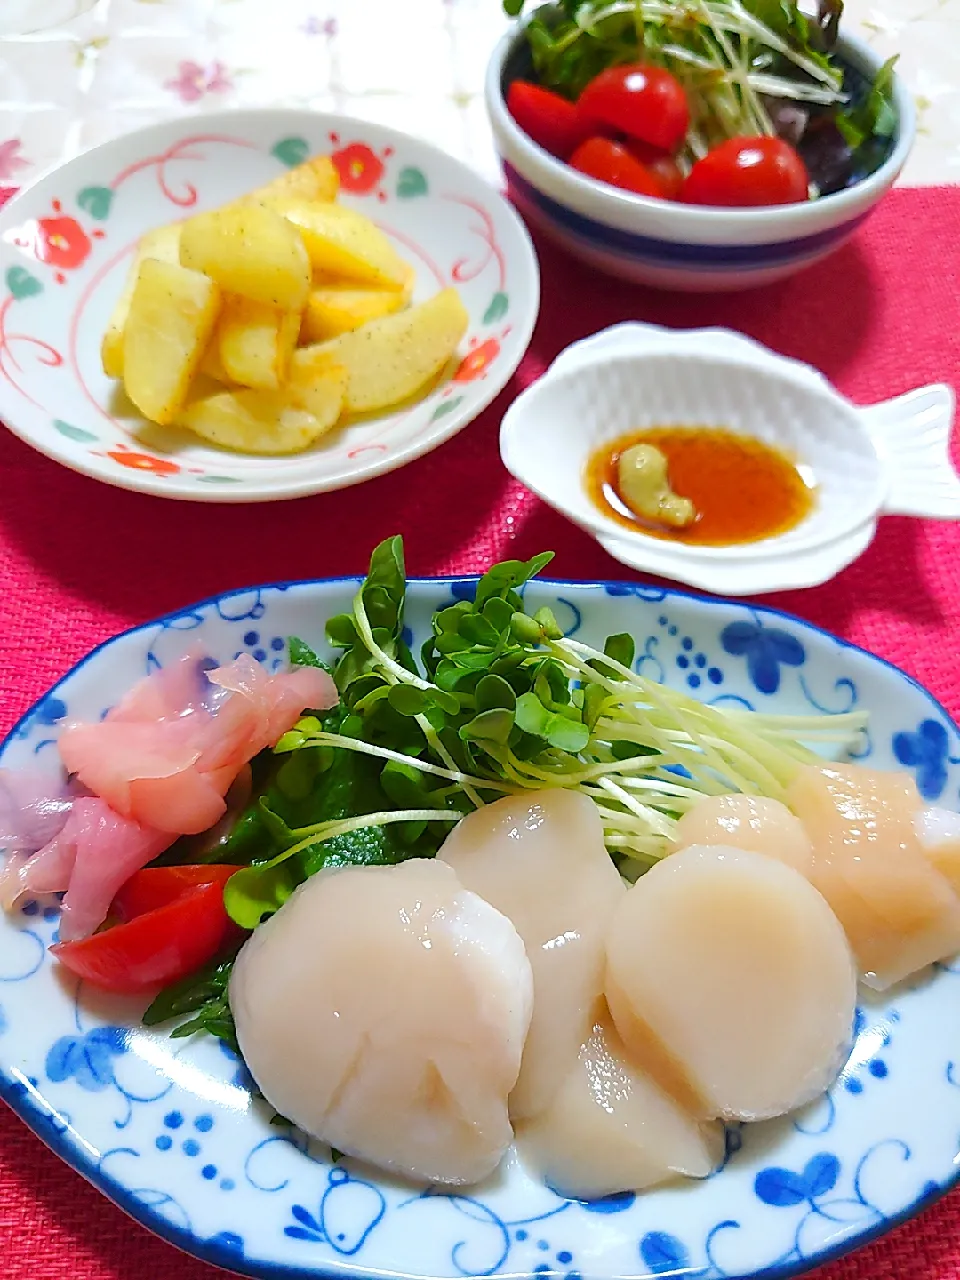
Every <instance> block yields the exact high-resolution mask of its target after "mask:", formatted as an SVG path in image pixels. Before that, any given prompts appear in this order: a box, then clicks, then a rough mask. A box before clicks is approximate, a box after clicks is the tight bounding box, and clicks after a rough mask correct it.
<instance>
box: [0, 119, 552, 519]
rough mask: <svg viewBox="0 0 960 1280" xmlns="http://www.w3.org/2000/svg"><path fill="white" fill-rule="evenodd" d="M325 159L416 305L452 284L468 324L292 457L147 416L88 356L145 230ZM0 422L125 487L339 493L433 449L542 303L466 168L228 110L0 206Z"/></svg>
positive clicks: (141, 140)
mask: <svg viewBox="0 0 960 1280" xmlns="http://www.w3.org/2000/svg"><path fill="white" fill-rule="evenodd" d="M319 153H329V154H332V155H333V156H334V160H335V163H336V164H337V167H338V169H339V170H340V173H341V185H342V197H341V198H342V201H343V203H344V204H346V205H349V206H350V207H352V208H355V209H357V210H358V211H360V212H361V213H364V214H366V215H367V216H369V217H371V218H373V219H374V221H376V222H377V223H379V224H380V226H381V227H382V228H383V229H384V230H385V231H386V232H387V233H388V235H389V236H390V238H391V239H392V240H393V242H394V244H395V246H396V247H397V249H398V250H399V251H400V253H401V254H402V255H403V256H404V257H405V258H407V259H408V260H409V261H410V262H412V263H413V265H414V266H415V267H416V269H417V288H416V291H415V295H414V297H415V300H416V301H422V300H423V299H425V298H427V297H430V296H432V295H433V294H434V293H436V292H437V291H438V290H439V289H441V288H445V287H446V286H448V285H455V286H456V287H457V288H458V289H459V291H460V295H461V297H462V298H463V301H464V304H465V305H466V307H467V310H468V311H469V313H470V328H469V330H468V333H467V337H466V338H465V340H464V343H463V344H462V346H461V349H460V351H459V353H458V363H457V364H456V365H455V366H454V365H451V368H452V372H451V373H450V375H449V376H447V377H446V379H445V380H443V381H441V383H440V384H439V385H438V386H437V387H435V388H434V389H433V390H432V391H431V393H430V394H429V395H428V396H426V397H425V398H424V399H423V400H421V401H418V402H416V403H413V404H409V405H405V406H403V407H402V408H400V409H398V410H397V411H396V412H393V413H386V414H381V415H378V416H376V417H373V418H368V419H365V420H364V421H362V422H356V423H354V424H352V425H350V426H348V427H346V428H345V429H340V430H337V431H336V432H335V433H332V434H331V435H330V436H329V437H327V438H325V439H323V440H321V441H319V442H318V444H317V445H315V446H314V447H313V448H312V449H311V450H309V451H308V452H306V453H303V454H297V455H294V456H292V457H276V458H262V457H244V456H243V455H241V454H237V453H231V452H228V451H226V450H222V449H217V448H215V447H214V446H210V445H206V444H204V443H203V442H201V441H200V440H198V439H197V438H196V437H195V436H192V435H191V434H190V433H188V432H183V431H177V430H175V429H173V428H166V429H164V428H159V427H155V426H152V425H150V424H148V423H146V422H145V421H144V420H143V419H142V418H141V417H139V416H138V415H137V413H136V410H135V409H134V408H133V406H132V405H130V404H129V402H127V401H126V400H125V398H123V397H122V396H120V395H118V392H117V387H116V384H115V383H113V382H112V381H111V380H110V379H109V378H107V377H106V375H105V374H104V372H103V370H102V368H101V365H100V339H101V336H102V334H103V331H104V329H105V328H106V324H107V321H108V319H109V316H110V312H111V310H112V307H113V304H114V302H115V300H116V298H117V296H118V295H119V293H120V290H121V288H122V285H123V281H124V278H125V276H126V272H127V269H128V267H129V264H130V260H131V256H132V254H133V252H134V249H135V246H136V243H137V241H138V240H139V238H140V237H141V236H142V235H143V233H144V232H145V231H148V230H150V229H151V228H153V227H157V226H160V225H162V224H164V223H168V222H174V221H177V220H178V219H181V218H184V217H186V216H189V215H190V214H192V213H195V212H200V211H202V210H204V209H212V208H216V207H217V206H219V205H221V204H223V203H225V202H226V201H228V200H232V199H235V198H236V197H238V196H240V195H242V194H243V193H244V192H247V191H250V190H252V189H253V188H254V187H257V186H259V185H260V184H262V183H263V182H266V181H268V180H269V179H271V178H274V177H276V176H277V174H279V173H281V172H283V169H284V167H288V166H290V165H293V164H296V163H298V162H299V161H300V160H303V159H304V158H305V157H306V156H308V155H314V154H319ZM0 262H2V279H0V419H2V420H3V421H4V422H6V424H7V426H9V427H10V429H11V430H12V431H14V432H15V433H16V434H17V435H18V436H20V437H21V439H23V440H25V441H26V442H27V443H28V444H30V445H33V447H34V448H36V449H39V450H40V452H41V453H45V454H47V456H48V457H51V458H54V459H56V461H58V462H62V463H63V464H64V465H65V466H68V467H71V468H72V469H73V470H75V471H80V472H82V473H83V474H85V475H89V476H94V477H95V478H96V479H98V480H105V481H106V482H107V483H108V484H113V485H119V486H120V487H121V488H126V489H137V490H139V491H141V492H144V493H153V494H157V495H158V496H160V497H167V498H192V499H195V500H198V501H207V502H210V501H214V502H252V501H259V500H268V499H277V498H295V497H300V496H303V495H305V494H310V493H320V492H325V491H328V490H331V489H341V488H344V487H345V486H346V485H351V484H356V483H358V482H359V481H361V480H367V479H369V478H370V477H371V476H375V475H380V474H381V473H382V472H385V471H392V470H393V469H394V468H395V467H399V466H402V465H403V464H404V463H406V462H410V461H412V460H413V459H414V458H417V457H419V456H420V455H421V454H424V453H427V452H428V451H429V450H431V449H435V448H436V447H437V445H439V444H442V443H443V441H444V440H447V439H449V438H450V437H451V436H452V435H454V434H455V433H456V432H457V431H460V430H461V429H462V428H463V427H465V426H466V425H467V423H469V422H470V421H472V419H473V418H475V417H476V416H477V414H479V413H480V412H481V410H483V409H484V408H486V406H487V405H488V404H489V403H490V401H491V400H493V398H494V397H495V396H496V395H497V393H498V392H499V391H500V390H501V389H502V388H503V386H504V385H505V384H506V382H507V380H508V379H509V378H510V376H511V374H512V373H513V372H514V370H515V369H516V367H517V365H518V364H519V363H520V359H521V357H522V356H523V353H524V351H525V350H526V348H527V344H528V343H529V341H530V335H531V334H532V332H533V326H534V322H535V321H536V318H537V310H538V307H539V298H540V285H539V273H538V268H537V260H536V255H535V254H534V251H533V247H532V245H531V243H530V238H529V236H528V235H527V232H526V230H525V229H524V227H523V224H522V223H521V221H520V219H519V218H518V217H517V215H516V214H515V213H514V212H513V210H512V209H511V208H510V206H509V205H508V204H507V203H506V201H505V200H504V199H503V198H502V197H501V196H500V195H499V194H498V193H497V192H496V191H495V190H494V189H493V188H492V187H491V186H489V185H488V184H487V183H486V182H484V181H483V179H482V178H480V177H479V176H478V175H477V174H476V173H474V172H473V170H472V169H470V168H468V167H467V166H466V165H464V164H461V163H460V162H459V161H458V160H454V159H453V158H452V157H451V156H448V155H445V154H444V153H443V152H442V151H438V150H437V149H436V148H434V147H432V146H430V145H428V144H427V143H425V142H420V141H418V140H417V139H415V138H411V137H408V136H406V135H405V134H401V133H397V132H395V131H394V130H392V129H387V128H384V127H383V126H381V125H375V124H368V123H366V122H361V121H357V120H351V119H349V118H348V117H344V116H334V115H322V114H318V113H315V112H308V111H280V110H270V111H231V112H224V113H221V114H219V115H209V116H203V117H202V118H196V117H189V118H186V119H181V120H171V121H169V122H167V123H164V124H160V125H155V126H153V127H151V128H148V129H142V130H140V131H139V132H137V133H131V134H127V135H126V136H124V137H121V138H117V139H115V140H113V141H111V142H107V143H104V144H103V145H102V146H99V147H96V148H94V149H93V150H92V151H88V152H86V153H85V154H83V155H80V156H77V157H76V158H75V159H73V160H70V161H68V162H66V163H65V164H62V165H60V166H58V167H57V168H55V169H53V170H51V171H49V172H48V173H46V174H45V175H44V176H43V177H41V178H40V179H38V181H37V182H35V183H34V184H33V185H32V186H31V187H29V188H27V189H26V190H25V191H23V192H22V193H21V194H20V195H19V196H17V197H16V198H15V199H14V200H12V201H11V202H10V203H9V204H8V205H7V206H6V207H5V208H4V209H3V210H2V212H0Z"/></svg>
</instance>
